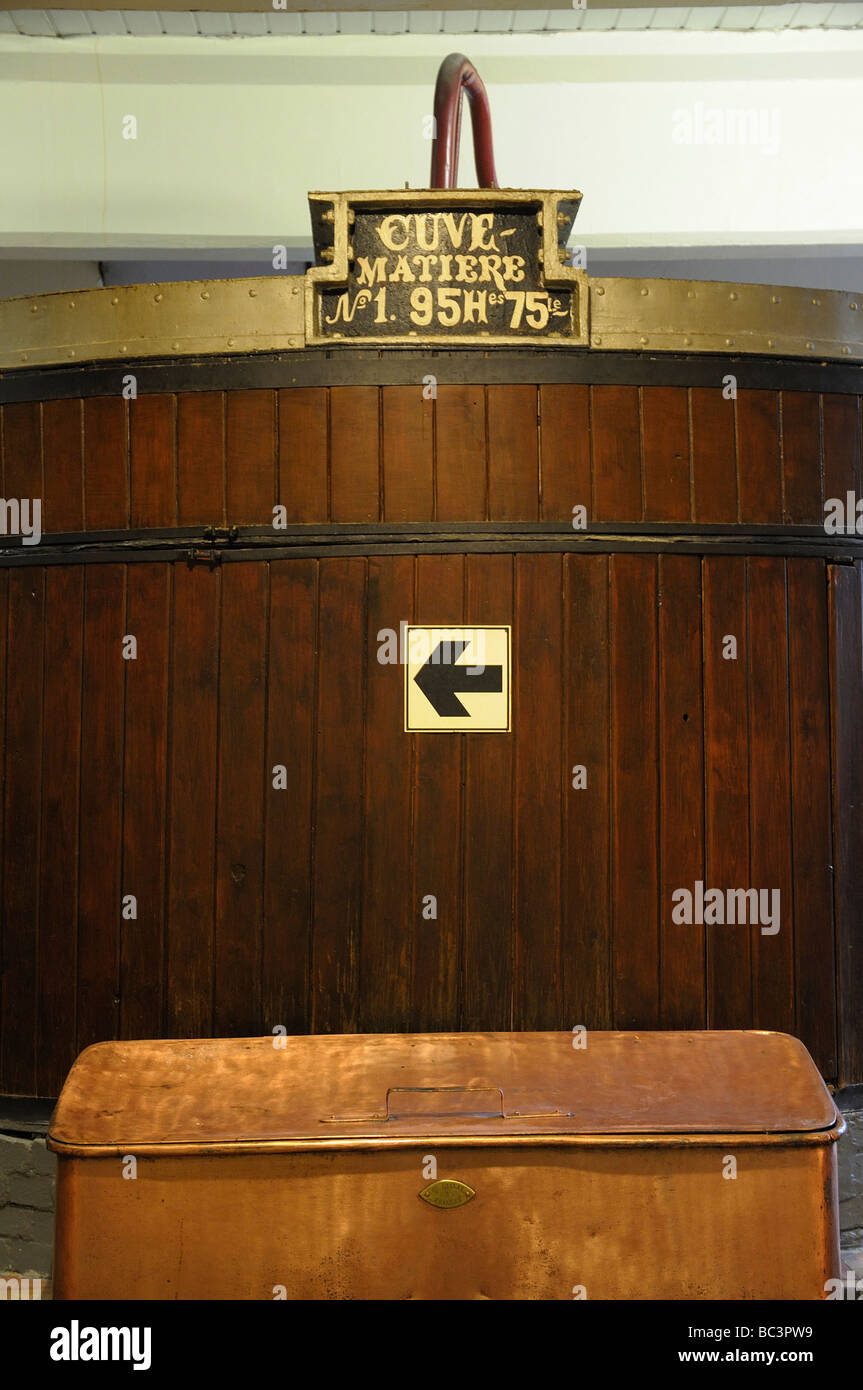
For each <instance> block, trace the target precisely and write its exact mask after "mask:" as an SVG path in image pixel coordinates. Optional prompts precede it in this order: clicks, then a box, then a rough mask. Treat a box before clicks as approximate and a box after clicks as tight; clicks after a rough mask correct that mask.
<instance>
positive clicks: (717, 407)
mask: <svg viewBox="0 0 863 1390" xmlns="http://www.w3.org/2000/svg"><path fill="white" fill-rule="evenodd" d="M689 412H690V430H691V435H692V519H693V521H702V522H704V523H705V524H707V525H718V524H720V523H721V522H723V521H732V522H734V521H736V520H737V510H738V500H737V452H736V450H737V445H736V433H735V431H736V421H735V416H734V401H733V400H726V399H725V397H724V396H723V394H722V389H721V387H693V388H692V390H691V391H690V393H689Z"/></svg>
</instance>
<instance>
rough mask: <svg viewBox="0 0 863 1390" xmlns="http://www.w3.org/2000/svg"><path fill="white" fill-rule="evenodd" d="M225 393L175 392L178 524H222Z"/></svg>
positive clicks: (223, 507)
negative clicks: (177, 393) (178, 393)
mask: <svg viewBox="0 0 863 1390" xmlns="http://www.w3.org/2000/svg"><path fill="white" fill-rule="evenodd" d="M225 409H226V407H225V394H224V392H223V391H186V392H183V393H182V394H181V395H178V396H177V524H178V525H179V526H198V525H200V526H224V524H225V520H226V511H225Z"/></svg>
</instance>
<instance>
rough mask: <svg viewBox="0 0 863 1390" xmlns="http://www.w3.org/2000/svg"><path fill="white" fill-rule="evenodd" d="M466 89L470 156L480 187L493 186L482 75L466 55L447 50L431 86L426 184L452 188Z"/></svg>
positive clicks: (489, 123) (492, 155) (493, 179)
mask: <svg viewBox="0 0 863 1390" xmlns="http://www.w3.org/2000/svg"><path fill="white" fill-rule="evenodd" d="M465 93H467V99H468V102H469V103H470V122H471V128H472V130H473V157H474V161H475V163H476V178H477V183H478V184H479V186H480V188H497V174H496V173H495V168H494V149H493V148H492V138H491V112H490V110H489V105H488V97H487V96H486V90H485V87H484V86H483V82H482V78H481V77H480V75H479V73H478V72H477V70H476V68H475V67H474V65H473V63H472V62H471V61H470V58H466V57H465V56H464V54H463V53H450V54H449V56H448V57H446V58H444V60H443V62H442V63H441V65H440V68H439V69H438V75H437V82H436V84H435V89H434V118H435V138H434V142H433V144H432V153H431V182H430V184H429V187H430V188H455V186H456V183H457V181H458V149H459V136H460V134H461V105H462V96H463V95H464V94H465Z"/></svg>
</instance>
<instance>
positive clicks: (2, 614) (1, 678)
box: [0, 409, 11, 1091]
mask: <svg viewBox="0 0 863 1390" xmlns="http://www.w3.org/2000/svg"><path fill="white" fill-rule="evenodd" d="M2 440H3V420H2V409H0V465H2V461H3V460H2ZM9 574H10V570H9V569H6V568H2V569H0V729H2V730H3V735H4V748H3V751H2V754H0V846H2V854H0V903H3V901H4V900H5V895H6V863H7V849H6V841H5V830H6V826H5V820H6V816H5V809H6V752H5V733H6V696H7V692H8V688H9V670H10V663H9V652H8V640H7V639H8V627H9ZM9 930H10V928H9V923H8V921H7V920H6V916H5V913H3V912H0V962H2V961H3V959H4V958H5V955H6V952H7V950H8V933H9ZM4 1032H5V1029H4V1019H3V977H2V973H0V1091H9V1090H11V1086H10V1085H9V1082H8V1080H7V1078H6V1067H5V1060H4V1059H5V1056H6V1051H7V1045H6V1041H5V1040H4Z"/></svg>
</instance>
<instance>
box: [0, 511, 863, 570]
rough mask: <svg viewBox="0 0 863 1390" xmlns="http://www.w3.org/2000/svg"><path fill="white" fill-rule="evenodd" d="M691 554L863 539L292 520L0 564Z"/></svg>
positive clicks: (75, 540)
mask: <svg viewBox="0 0 863 1390" xmlns="http://www.w3.org/2000/svg"><path fill="white" fill-rule="evenodd" d="M520 553H524V554H528V553H531V554H535V553H548V554H572V553H575V554H578V553H581V554H585V553H586V554H615V553H621V554H639V553H643V554H693V555H739V556H747V555H773V556H776V557H779V558H793V557H804V558H805V557H810V558H814V559H826V560H829V561H832V562H834V563H838V564H850V563H853V562H854V561H855V560H858V559H863V536H860V537H858V536H827V535H825V533H824V531H823V529H822V528H818V527H813V526H787V527H781V526H740V527H736V528H733V529H731V528H729V527H728V526H718V525H705V526H699V525H692V524H690V525H686V524H683V523H675V524H673V525H671V524H666V525H660V524H656V523H652V524H644V523H634V524H633V525H631V526H626V527H621V526H620V525H619V524H617V525H615V524H613V523H605V524H601V525H597V526H594V527H592V528H591V529H590V530H589V531H573V530H572V529H571V528H569V527H565V526H562V525H561V524H560V523H559V522H534V523H511V524H506V523H494V522H492V523H488V522H485V523H482V522H474V523H471V522H468V523H465V524H464V525H458V526H453V525H450V524H446V523H439V522H438V523H434V522H431V523H428V524H426V525H422V526H410V525H381V526H368V525H362V524H328V525H308V526H292V527H290V528H287V529H286V530H284V531H276V530H274V529H273V528H272V527H271V526H243V527H238V526H233V527H231V528H226V527H153V528H148V529H136V530H128V531H91V532H66V533H63V534H57V535H48V536H45V537H43V539H42V541H41V542H40V544H39V545H29V546H27V545H24V544H23V543H22V542H21V540H20V539H18V538H16V539H15V541H14V543H12V542H8V543H7V544H5V545H4V546H2V547H0V568H4V567H9V566H19V565H69V564H75V565H82V564H107V563H111V562H121V563H125V562H134V561H160V560H161V561H165V562H172V561H182V560H185V561H187V562H188V563H190V564H206V565H216V564H220V563H222V562H223V561H229V562H230V561H250V560H284V559H288V558H291V557H294V558H308V557H318V558H319V557H323V556H327V555H331V556H332V555H358V556H363V555H366V556H372V555H423V554H426V555H447V554H468V555H470V554H487V555H488V554H491V555H494V554H520Z"/></svg>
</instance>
